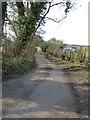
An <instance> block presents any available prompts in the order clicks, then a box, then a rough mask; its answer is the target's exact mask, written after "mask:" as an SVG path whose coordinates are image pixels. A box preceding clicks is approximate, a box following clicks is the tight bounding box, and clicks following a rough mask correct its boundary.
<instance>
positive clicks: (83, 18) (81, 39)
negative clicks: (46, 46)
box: [43, 0, 89, 45]
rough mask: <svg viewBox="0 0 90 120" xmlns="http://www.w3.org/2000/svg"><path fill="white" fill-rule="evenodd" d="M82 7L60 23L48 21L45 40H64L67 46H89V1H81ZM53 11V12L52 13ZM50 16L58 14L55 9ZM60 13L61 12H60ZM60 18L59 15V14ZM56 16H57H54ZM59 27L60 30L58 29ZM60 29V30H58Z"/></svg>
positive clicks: (45, 28)
mask: <svg viewBox="0 0 90 120" xmlns="http://www.w3.org/2000/svg"><path fill="white" fill-rule="evenodd" d="M79 1H80V4H81V7H78V8H77V9H75V10H73V11H71V12H70V13H69V14H68V17H67V18H66V19H65V20H64V21H63V22H62V24H61V25H60V26H59V24H60V23H58V24H57V23H54V22H53V21H50V20H48V21H47V23H46V25H45V27H44V30H46V34H45V35H43V37H44V40H46V41H47V40H49V39H51V38H53V37H55V38H56V39H58V40H59V39H60V40H63V41H64V43H67V44H78V45H88V1H89V0H79ZM52 11H53V12H52ZM52 11H51V13H49V15H51V14H52V13H53V15H54V14H57V8H56V7H55V8H54V9H53V10H52ZM59 12H60V11H59ZM57 15H58V16H59V14H57ZM54 16H55V15H54ZM58 26H59V28H58ZM57 28H58V29H57Z"/></svg>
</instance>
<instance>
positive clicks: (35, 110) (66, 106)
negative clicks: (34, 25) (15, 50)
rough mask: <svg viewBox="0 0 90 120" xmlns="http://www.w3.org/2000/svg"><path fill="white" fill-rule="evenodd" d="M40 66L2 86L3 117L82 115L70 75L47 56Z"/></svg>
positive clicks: (40, 56)
mask: <svg viewBox="0 0 90 120" xmlns="http://www.w3.org/2000/svg"><path fill="white" fill-rule="evenodd" d="M35 58H36V63H37V67H36V68H35V69H33V70H32V71H30V72H28V73H26V74H24V75H22V76H21V77H19V78H15V79H13V80H9V81H5V82H3V85H2V88H3V89H2V97H3V101H2V111H3V112H2V117H3V118H79V117H81V116H80V115H79V114H78V113H77V109H78V103H77V101H76V99H75V96H74V94H73V91H72V89H71V87H70V84H69V81H68V76H67V77H66V76H65V75H64V74H63V71H61V69H60V68H59V66H56V65H54V64H53V63H52V62H50V61H49V60H48V59H46V58H45V57H44V56H43V55H40V54H39V53H36V54H35ZM82 117H83V116H82Z"/></svg>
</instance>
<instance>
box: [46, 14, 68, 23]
mask: <svg viewBox="0 0 90 120" xmlns="http://www.w3.org/2000/svg"><path fill="white" fill-rule="evenodd" d="M66 17H67V16H66V15H65V16H64V17H63V18H62V19H60V20H55V19H53V18H50V17H45V18H46V19H49V20H52V21H53V22H56V23H59V22H61V21H62V20H63V19H65V18H66Z"/></svg>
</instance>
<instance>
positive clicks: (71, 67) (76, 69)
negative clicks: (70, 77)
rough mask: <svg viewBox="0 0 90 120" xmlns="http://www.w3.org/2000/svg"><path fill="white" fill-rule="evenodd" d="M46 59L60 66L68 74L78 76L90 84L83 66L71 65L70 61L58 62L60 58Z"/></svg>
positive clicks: (78, 64) (51, 57)
mask: <svg viewBox="0 0 90 120" xmlns="http://www.w3.org/2000/svg"><path fill="white" fill-rule="evenodd" d="M48 58H49V59H51V60H52V61H54V62H55V63H56V64H58V65H60V66H61V67H62V68H65V69H66V70H68V71H69V72H71V73H76V74H78V75H79V76H81V77H82V78H83V79H84V80H85V82H88V83H90V75H89V74H88V68H87V67H86V66H85V65H84V64H80V63H71V62H70V61H65V60H60V58H56V57H53V56H49V55H48Z"/></svg>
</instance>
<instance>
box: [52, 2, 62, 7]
mask: <svg viewBox="0 0 90 120" xmlns="http://www.w3.org/2000/svg"><path fill="white" fill-rule="evenodd" d="M60 4H63V5H64V2H59V3H56V4H53V5H51V7H54V6H56V5H60Z"/></svg>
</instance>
